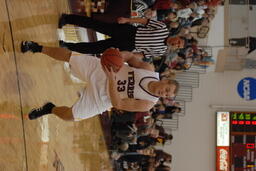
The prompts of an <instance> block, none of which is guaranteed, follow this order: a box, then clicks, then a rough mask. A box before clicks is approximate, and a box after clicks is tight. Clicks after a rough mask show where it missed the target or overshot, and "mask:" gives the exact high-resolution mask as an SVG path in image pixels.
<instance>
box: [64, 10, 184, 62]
mask: <svg viewBox="0 0 256 171" xmlns="http://www.w3.org/2000/svg"><path fill="white" fill-rule="evenodd" d="M132 23H139V24H141V25H140V26H138V27H135V26H133V25H130V24H132ZM66 24H73V25H77V26H80V27H84V28H89V29H93V30H95V31H97V32H100V33H102V34H105V35H108V36H110V38H108V39H106V40H100V41H97V42H81V43H67V42H63V41H60V46H62V47H67V48H68V49H70V50H72V51H76V52H80V53H86V54H98V53H102V52H104V51H105V50H106V49H107V48H110V47H115V48H119V49H120V50H121V51H130V52H131V51H133V52H138V54H137V55H138V57H140V58H142V59H143V60H144V61H148V62H152V60H153V59H154V57H159V56H162V55H163V54H164V53H165V52H166V51H167V49H168V48H169V46H172V48H183V46H184V40H183V39H180V41H179V42H178V43H177V42H176V43H175V44H172V43H171V41H170V40H171V38H170V37H168V36H169V31H168V28H167V26H166V25H165V24H164V23H162V22H160V21H156V20H151V19H146V18H124V17H120V18H118V23H105V22H102V21H97V20H94V19H92V18H89V17H86V16H79V15H73V14H62V16H61V17H60V19H59V28H62V26H64V25H66Z"/></svg>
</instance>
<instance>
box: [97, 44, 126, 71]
mask: <svg viewBox="0 0 256 171" xmlns="http://www.w3.org/2000/svg"><path fill="white" fill-rule="evenodd" d="M123 63H124V60H123V58H122V57H121V54H120V52H119V50H118V49H115V48H109V49H107V50H105V51H104V52H103V54H102V56H101V64H102V65H103V66H106V67H107V68H108V69H110V67H112V68H113V71H114V72H118V71H119V70H120V69H121V67H122V66H123Z"/></svg>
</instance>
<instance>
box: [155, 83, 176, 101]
mask: <svg viewBox="0 0 256 171" xmlns="http://www.w3.org/2000/svg"><path fill="white" fill-rule="evenodd" d="M178 91H179V83H178V82H177V81H176V80H171V79H163V80H161V81H159V82H158V85H157V86H156V87H155V89H154V94H155V95H157V96H159V97H174V96H176V95H177V93H178Z"/></svg>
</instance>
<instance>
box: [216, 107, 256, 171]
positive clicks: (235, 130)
mask: <svg viewBox="0 0 256 171" xmlns="http://www.w3.org/2000/svg"><path fill="white" fill-rule="evenodd" d="M255 145H256V112H217V148H216V170H217V171H256V148H255Z"/></svg>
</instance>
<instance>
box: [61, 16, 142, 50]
mask: <svg viewBox="0 0 256 171" xmlns="http://www.w3.org/2000/svg"><path fill="white" fill-rule="evenodd" d="M64 21H65V24H73V25H77V26H80V27H84V28H89V29H93V30H95V31H97V32H100V33H102V34H105V35H108V36H110V37H111V38H109V39H106V40H100V41H97V42H89V43H87V42H82V43H64V46H66V47H67V48H68V49H70V50H72V51H76V52H79V53H91V54H98V53H102V52H104V51H105V50H106V49H108V48H110V47H115V48H119V49H120V50H121V51H124V50H126V51H132V50H134V49H135V34H136V30H137V28H136V27H134V26H132V25H130V24H118V23H105V22H102V21H97V20H94V19H92V18H89V17H85V16H79V15H73V14H71V15H66V16H65V17H64Z"/></svg>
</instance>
